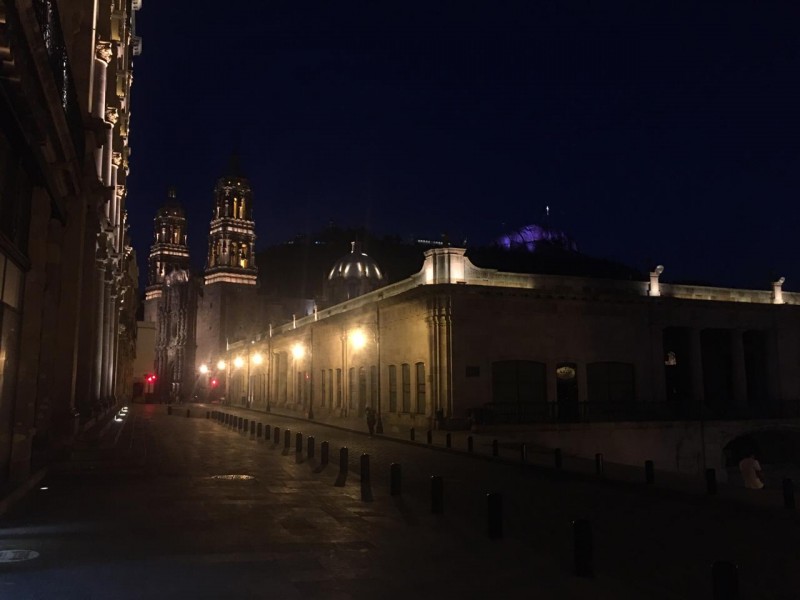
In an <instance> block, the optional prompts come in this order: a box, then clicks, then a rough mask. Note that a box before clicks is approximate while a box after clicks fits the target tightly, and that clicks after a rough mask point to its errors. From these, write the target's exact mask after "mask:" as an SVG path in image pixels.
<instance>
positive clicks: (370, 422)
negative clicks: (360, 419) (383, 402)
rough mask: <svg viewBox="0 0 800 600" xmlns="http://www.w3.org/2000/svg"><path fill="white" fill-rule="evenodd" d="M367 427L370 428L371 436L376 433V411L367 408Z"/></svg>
mask: <svg viewBox="0 0 800 600" xmlns="http://www.w3.org/2000/svg"><path fill="white" fill-rule="evenodd" d="M367 427H369V434H370V435H372V434H373V433H374V432H375V411H374V410H372V409H371V408H369V407H367Z"/></svg>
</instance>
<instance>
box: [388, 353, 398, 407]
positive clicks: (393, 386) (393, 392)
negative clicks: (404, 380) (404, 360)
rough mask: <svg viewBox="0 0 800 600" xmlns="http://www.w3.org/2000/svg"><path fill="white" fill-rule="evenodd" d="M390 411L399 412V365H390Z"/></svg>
mask: <svg viewBox="0 0 800 600" xmlns="http://www.w3.org/2000/svg"><path fill="white" fill-rule="evenodd" d="M389 412H392V413H396V412H397V365H389Z"/></svg>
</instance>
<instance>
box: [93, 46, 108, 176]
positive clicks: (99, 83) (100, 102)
mask: <svg viewBox="0 0 800 600" xmlns="http://www.w3.org/2000/svg"><path fill="white" fill-rule="evenodd" d="M111 56H112V50H111V42H104V41H98V42H97V44H96V45H95V53H94V84H93V93H94V97H93V98H92V116H93V117H94V118H96V119H99V120H101V121H105V110H106V86H107V81H106V79H107V77H108V63H110V62H111ZM97 141H98V143H99V141H100V140H97ZM94 157H95V167H96V169H97V176H98V178H99V177H101V176H102V172H103V148H102V146H98V147H97V148H96V149H95V152H94Z"/></svg>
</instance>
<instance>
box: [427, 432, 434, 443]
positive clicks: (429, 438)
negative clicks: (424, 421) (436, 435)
mask: <svg viewBox="0 0 800 600" xmlns="http://www.w3.org/2000/svg"><path fill="white" fill-rule="evenodd" d="M427 437H428V445H430V444H432V443H433V432H432V431H431V430H430V429H428V436H427Z"/></svg>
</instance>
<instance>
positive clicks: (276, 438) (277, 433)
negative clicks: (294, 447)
mask: <svg viewBox="0 0 800 600" xmlns="http://www.w3.org/2000/svg"><path fill="white" fill-rule="evenodd" d="M272 433H273V436H272V445H273V446H277V445H278V442H280V441H281V428H280V427H276V428H275V429H273V430H272Z"/></svg>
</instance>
